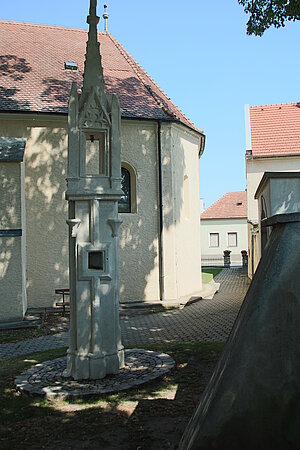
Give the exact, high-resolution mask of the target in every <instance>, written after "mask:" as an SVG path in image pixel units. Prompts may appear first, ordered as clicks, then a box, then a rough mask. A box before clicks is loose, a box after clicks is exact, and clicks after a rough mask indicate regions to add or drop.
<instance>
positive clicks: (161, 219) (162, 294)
mask: <svg viewBox="0 0 300 450" xmlns="http://www.w3.org/2000/svg"><path fill="white" fill-rule="evenodd" d="M157 159H158V197H159V231H158V246H159V249H158V252H159V295H160V300H161V301H164V299H165V270H164V256H163V255H164V245H163V243H164V241H163V229H164V216H163V196H162V146H161V120H158V121H157Z"/></svg>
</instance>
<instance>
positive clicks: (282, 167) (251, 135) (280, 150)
mask: <svg viewBox="0 0 300 450" xmlns="http://www.w3.org/2000/svg"><path fill="white" fill-rule="evenodd" d="M245 119H246V172H247V216H248V253H249V264H248V274H249V276H250V277H252V275H253V273H254V272H255V270H256V267H257V264H258V262H259V260H260V257H261V247H260V241H261V239H260V231H259V222H260V219H261V217H259V205H258V200H257V199H255V193H256V190H257V188H258V186H259V184H260V182H261V180H262V177H263V175H264V173H265V172H297V171H299V170H300V103H284V104H278V105H262V106H249V105H246V108H245Z"/></svg>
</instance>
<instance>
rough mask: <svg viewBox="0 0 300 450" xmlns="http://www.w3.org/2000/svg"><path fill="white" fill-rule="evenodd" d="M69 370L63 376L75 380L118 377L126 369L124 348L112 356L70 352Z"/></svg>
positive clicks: (68, 359) (68, 357)
mask: <svg viewBox="0 0 300 450" xmlns="http://www.w3.org/2000/svg"><path fill="white" fill-rule="evenodd" d="M67 361H68V363H67V369H66V370H65V371H64V373H63V375H64V376H65V377H66V378H69V377H72V378H73V379H74V380H100V379H101V378H104V377H105V376H106V375H116V374H118V373H119V370H120V369H121V368H122V367H124V348H123V347H122V348H121V349H120V350H117V351H116V352H115V353H112V354H110V355H104V354H91V353H89V354H87V355H83V354H80V353H79V352H75V353H72V352H70V351H68V356H67Z"/></svg>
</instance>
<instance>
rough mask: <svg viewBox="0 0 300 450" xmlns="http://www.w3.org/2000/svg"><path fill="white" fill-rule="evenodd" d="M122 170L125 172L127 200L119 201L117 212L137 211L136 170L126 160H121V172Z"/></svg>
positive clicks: (131, 212)
mask: <svg viewBox="0 0 300 450" xmlns="http://www.w3.org/2000/svg"><path fill="white" fill-rule="evenodd" d="M122 172H123V173H125V174H126V185H127V186H126V187H127V189H128V191H129V192H128V199H127V201H124V202H122V201H121V202H119V214H134V213H136V212H137V201H136V172H135V170H134V168H133V167H132V166H131V165H130V164H129V163H127V162H122V164H121V174H122Z"/></svg>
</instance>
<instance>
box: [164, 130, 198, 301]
mask: <svg viewBox="0 0 300 450" xmlns="http://www.w3.org/2000/svg"><path fill="white" fill-rule="evenodd" d="M162 129H163V141H162V142H163V146H162V147H163V183H164V188H163V194H164V199H163V202H164V236H163V241H164V263H165V274H164V275H165V278H164V279H165V296H166V300H174V299H176V298H180V299H182V300H184V299H186V298H189V297H191V296H193V295H198V294H199V293H200V291H201V288H202V280H201V257H200V219H199V217H200V199H199V158H198V153H199V138H198V136H197V135H196V134H195V133H193V132H190V131H189V130H188V129H186V128H184V127H182V126H178V125H175V124H163V127H162ZM174 281H175V282H174Z"/></svg>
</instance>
